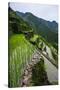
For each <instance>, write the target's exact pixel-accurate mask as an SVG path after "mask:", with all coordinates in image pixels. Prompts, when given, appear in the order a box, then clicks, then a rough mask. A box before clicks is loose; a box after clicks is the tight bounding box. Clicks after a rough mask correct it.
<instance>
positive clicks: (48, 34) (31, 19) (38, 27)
mask: <svg viewBox="0 0 60 90" xmlns="http://www.w3.org/2000/svg"><path fill="white" fill-rule="evenodd" d="M16 14H17V15H18V16H20V17H21V18H23V19H24V20H25V21H27V22H28V23H29V24H30V25H31V26H32V27H33V30H34V32H35V33H37V34H39V35H41V36H42V37H43V38H45V39H46V40H47V41H48V42H51V43H58V23H57V22H56V21H52V22H50V21H46V20H44V19H42V18H39V17H37V16H35V15H33V14H32V13H30V12H26V13H21V12H18V11H16Z"/></svg>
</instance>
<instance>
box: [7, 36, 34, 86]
mask: <svg viewBox="0 0 60 90" xmlns="http://www.w3.org/2000/svg"><path fill="white" fill-rule="evenodd" d="M34 51H35V47H34V46H33V45H32V44H30V43H29V42H28V41H27V40H26V38H25V37H24V35H22V34H18V35H17V34H16V35H13V36H12V37H11V38H9V65H8V66H9V87H17V86H20V80H21V78H22V74H23V72H24V69H25V67H26V64H28V63H29V61H30V60H31V58H32V54H33V53H34Z"/></svg>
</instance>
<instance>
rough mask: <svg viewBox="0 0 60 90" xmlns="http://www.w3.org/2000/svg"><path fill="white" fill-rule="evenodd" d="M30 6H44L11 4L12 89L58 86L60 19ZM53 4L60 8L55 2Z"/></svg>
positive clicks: (10, 76)
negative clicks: (43, 15) (45, 15)
mask: <svg viewBox="0 0 60 90" xmlns="http://www.w3.org/2000/svg"><path fill="white" fill-rule="evenodd" d="M29 5H30V6H31V10H32V9H33V10H32V11H34V10H35V9H36V10H37V7H39V8H40V7H41V9H42V7H44V5H41V6H40V4H29V3H28V4H26V3H25V4H24V3H16V2H15V3H14V2H10V3H9V4H8V39H9V41H8V49H9V53H8V55H9V59H8V86H9V87H10V88H12V87H30V86H45V85H58V22H56V21H55V20H54V19H52V21H49V20H45V19H43V18H42V17H39V16H38V15H35V13H33V12H31V11H29ZM23 6H24V7H23ZM32 6H33V8H32ZM45 6H46V5H45ZM22 7H23V8H22ZM49 7H53V8H55V7H56V8H57V6H55V5H48V8H49ZM26 8H27V11H25V10H26ZM34 8H35V9H34ZM53 8H52V10H53ZM22 9H23V10H22ZM23 11H24V12H23ZM36 13H38V12H36ZM40 13H42V12H40Z"/></svg>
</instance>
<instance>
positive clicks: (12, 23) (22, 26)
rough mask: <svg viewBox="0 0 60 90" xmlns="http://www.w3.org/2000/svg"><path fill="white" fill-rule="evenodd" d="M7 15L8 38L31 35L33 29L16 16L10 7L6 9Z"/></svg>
mask: <svg viewBox="0 0 60 90" xmlns="http://www.w3.org/2000/svg"><path fill="white" fill-rule="evenodd" d="M8 14H9V17H8V19H9V24H8V25H9V36H10V35H12V34H14V33H17V34H21V33H23V34H29V36H30V35H32V34H33V29H32V27H31V26H30V25H29V23H27V22H26V21H24V20H23V19H22V18H21V17H20V16H18V15H17V14H16V12H15V11H13V10H12V9H11V8H10V7H9V8H8Z"/></svg>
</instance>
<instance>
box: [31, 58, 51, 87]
mask: <svg viewBox="0 0 60 90" xmlns="http://www.w3.org/2000/svg"><path fill="white" fill-rule="evenodd" d="M42 76H43V77H42ZM32 84H33V86H40V85H48V84H50V83H49V82H48V78H47V74H46V72H45V67H44V60H43V58H41V61H40V62H39V63H37V64H36V65H35V66H34V67H33V69H32Z"/></svg>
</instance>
